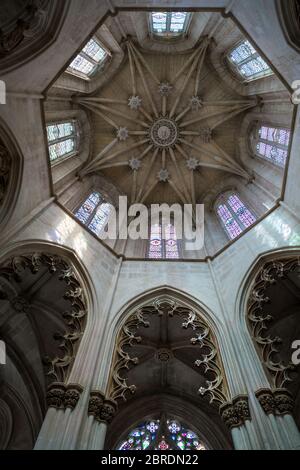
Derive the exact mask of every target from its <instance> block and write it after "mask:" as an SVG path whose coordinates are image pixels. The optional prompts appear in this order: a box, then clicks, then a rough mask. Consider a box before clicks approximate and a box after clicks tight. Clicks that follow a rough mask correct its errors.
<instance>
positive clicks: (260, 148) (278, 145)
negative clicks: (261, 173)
mask: <svg viewBox="0 0 300 470" xmlns="http://www.w3.org/2000/svg"><path fill="white" fill-rule="evenodd" d="M253 135H254V146H255V152H256V154H257V155H258V156H259V157H262V158H264V159H265V160H268V161H270V162H272V163H274V164H275V165H277V166H280V167H282V168H284V167H285V164H286V160H287V155H288V147H289V142H290V137H291V131H290V129H284V128H280V127H273V126H267V125H262V126H259V127H258V128H256V129H255V130H254V132H253Z"/></svg>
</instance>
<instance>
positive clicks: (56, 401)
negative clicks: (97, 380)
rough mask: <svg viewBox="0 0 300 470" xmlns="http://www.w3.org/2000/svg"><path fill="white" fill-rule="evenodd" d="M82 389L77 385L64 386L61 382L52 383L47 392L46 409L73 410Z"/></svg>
mask: <svg viewBox="0 0 300 470" xmlns="http://www.w3.org/2000/svg"><path fill="white" fill-rule="evenodd" d="M82 391H83V387H82V386H81V385H79V384H64V383H61V382H54V383H52V384H51V385H50V386H49V387H48V390H47V397H46V398H47V405H48V408H56V409H63V410H66V409H67V408H69V409H71V410H74V408H75V407H76V405H77V403H78V401H79V398H80V395H81V393H82Z"/></svg>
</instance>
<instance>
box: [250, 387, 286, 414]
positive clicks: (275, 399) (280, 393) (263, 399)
mask: <svg viewBox="0 0 300 470" xmlns="http://www.w3.org/2000/svg"><path fill="white" fill-rule="evenodd" d="M255 395H256V398H257V399H258V401H259V403H260V406H261V407H262V409H263V411H264V412H265V413H266V414H267V415H269V414H273V415H278V416H282V415H285V414H292V413H293V409H294V399H293V396H292V394H291V393H290V392H289V391H288V390H286V389H283V388H282V389H275V390H270V389H268V388H262V389H260V390H257V392H256V393H255Z"/></svg>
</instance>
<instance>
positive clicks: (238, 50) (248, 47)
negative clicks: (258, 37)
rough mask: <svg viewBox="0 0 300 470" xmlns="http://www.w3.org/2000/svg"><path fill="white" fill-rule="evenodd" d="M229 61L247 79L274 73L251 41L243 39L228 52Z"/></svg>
mask: <svg viewBox="0 0 300 470" xmlns="http://www.w3.org/2000/svg"><path fill="white" fill-rule="evenodd" d="M228 59H229V63H230V64H231V65H232V67H233V68H234V69H235V70H236V72H237V73H238V74H239V75H240V76H241V77H243V78H244V80H245V81H250V80H257V79H258V78H262V77H266V76H268V75H272V74H273V72H272V70H271V69H270V67H269V66H268V64H267V63H266V62H265V61H264V60H263V59H262V58H261V57H260V55H259V54H258V52H257V51H256V50H255V49H254V47H253V46H252V44H250V42H249V41H243V42H241V43H240V44H239V45H238V46H236V47H235V48H234V49H233V50H232V51H231V52H229V54H228Z"/></svg>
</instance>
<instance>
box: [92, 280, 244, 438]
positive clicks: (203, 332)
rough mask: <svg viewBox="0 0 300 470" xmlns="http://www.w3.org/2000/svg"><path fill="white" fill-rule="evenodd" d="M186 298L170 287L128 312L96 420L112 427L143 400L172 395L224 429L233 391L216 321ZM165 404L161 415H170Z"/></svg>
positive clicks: (124, 316) (148, 295)
mask: <svg viewBox="0 0 300 470" xmlns="http://www.w3.org/2000/svg"><path fill="white" fill-rule="evenodd" d="M185 298H186V296H184V295H180V294H179V293H178V292H177V293H176V294H175V292H174V290H173V292H172V289H168V288H167V287H166V288H161V289H156V291H155V294H154V293H153V292H152V293H150V292H149V293H148V294H146V296H144V298H143V296H142V298H141V299H139V300H138V299H136V300H135V301H134V302H133V304H131V306H130V308H129V309H127V310H126V311H125V312H124V314H123V318H122V319H121V320H120V321H119V325H118V328H117V330H118V334H117V335H116V340H115V347H114V352H113V356H112V362H111V369H110V375H109V379H108V384H107V388H106V392H105V397H104V405H103V408H102V409H101V410H100V412H99V413H98V414H97V413H96V414H97V416H96V419H98V420H100V421H101V420H102V421H103V420H104V421H105V422H107V423H112V424H111V425H112V426H114V423H115V420H118V419H119V418H118V416H119V413H121V415H122V413H123V414H124V412H125V411H124V410H125V409H127V407H130V406H134V403H136V402H138V401H139V400H141V399H142V397H144V399H145V400H147V399H149V400H150V401H151V399H152V397H153V396H154V395H157V396H158V397H161V399H162V400H163V396H165V395H166V394H167V395H168V394H170V395H171V396H172V397H177V398H178V399H179V398H180V399H181V400H182V403H181V405H180V406H183V403H185V402H192V403H194V405H195V407H199V408H200V409H202V408H203V410H206V411H205V412H206V413H208V414H209V413H211V415H212V416H214V419H215V420H216V421H217V422H219V425H221V428H222V426H223V424H222V419H221V418H223V420H224V421H225V422H226V407H227V406H228V403H229V402H230V392H229V387H228V383H227V378H226V373H225V370H224V366H223V362H222V359H221V353H220V349H219V345H218V342H217V339H216V336H215V328H214V326H213V325H214V322H213V319H212V317H211V318H209V319H208V318H207V317H206V316H205V313H204V311H201V309H199V308H197V307H196V306H195V305H193V302H188V301H187V300H186V299H185ZM183 299H185V301H184V300H183ZM158 401H160V398H158ZM164 403H165V405H166V406H165V408H164V410H161V412H162V413H163V414H166V415H168V413H169V414H170V412H169V411H168V406H167V404H166V403H167V401H164ZM173 411H174V410H173ZM173 414H174V413H173ZM171 415H172V413H171ZM141 418H143V417H141ZM237 421H238V420H237ZM134 424H135V423H133V422H132V423H130V425H131V426H132V425H133V426H134ZM186 424H189V423H186ZM227 424H228V423H227ZM236 425H239V424H238V423H236ZM222 429H223V430H224V429H225V428H222ZM125 431H126V430H122V432H123V433H124V432H125ZM225 434H226V432H225ZM227 437H228V436H227ZM224 439H225V438H224ZM225 440H226V439H225Z"/></svg>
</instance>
